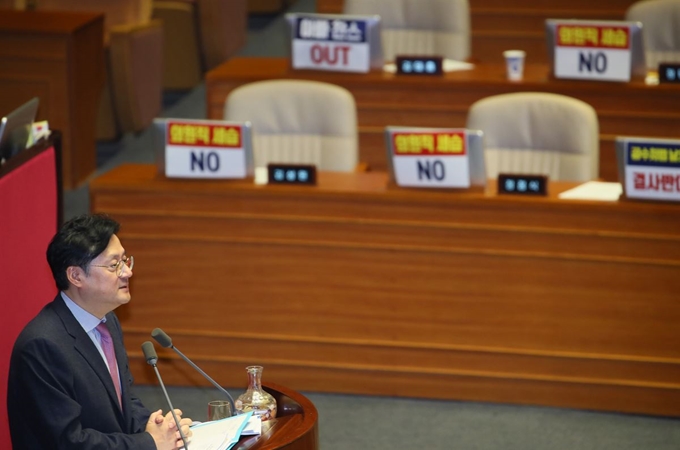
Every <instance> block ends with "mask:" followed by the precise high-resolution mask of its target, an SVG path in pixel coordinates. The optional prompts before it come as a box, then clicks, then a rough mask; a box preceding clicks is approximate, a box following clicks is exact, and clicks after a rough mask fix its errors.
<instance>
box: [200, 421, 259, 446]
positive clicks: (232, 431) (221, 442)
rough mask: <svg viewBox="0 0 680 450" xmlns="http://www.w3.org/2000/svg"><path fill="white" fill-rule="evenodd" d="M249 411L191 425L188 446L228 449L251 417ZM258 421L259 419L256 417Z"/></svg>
mask: <svg viewBox="0 0 680 450" xmlns="http://www.w3.org/2000/svg"><path fill="white" fill-rule="evenodd" d="M252 415H253V412H252V411H250V412H248V413H245V414H239V415H238V416H233V417H227V418H226V419H221V420H213V421H212V422H201V423H198V424H196V425H193V426H192V427H191V431H192V432H193V435H192V436H191V438H190V440H189V443H188V446H189V448H190V449H191V450H228V449H230V448H231V447H232V446H233V445H234V444H236V443H237V442H238V440H239V438H240V437H241V433H242V431H243V429H244V428H245V427H246V424H248V422H249V421H250V419H251V418H252ZM258 422H259V419H258Z"/></svg>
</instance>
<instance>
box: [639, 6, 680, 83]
mask: <svg viewBox="0 0 680 450" xmlns="http://www.w3.org/2000/svg"><path fill="white" fill-rule="evenodd" d="M626 20H634V21H638V22H642V36H643V41H644V46H645V57H646V59H647V67H648V68H650V69H654V70H656V69H657V68H658V67H659V63H663V62H668V63H677V62H680V0H645V1H640V2H637V3H634V4H633V5H632V6H631V7H630V8H628V11H627V12H626Z"/></svg>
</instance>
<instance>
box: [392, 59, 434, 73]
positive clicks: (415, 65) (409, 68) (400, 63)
mask: <svg viewBox="0 0 680 450" xmlns="http://www.w3.org/2000/svg"><path fill="white" fill-rule="evenodd" d="M396 64H397V74H399V75H442V74H443V73H444V68H443V66H442V64H443V58H442V57H441V56H397V58H396Z"/></svg>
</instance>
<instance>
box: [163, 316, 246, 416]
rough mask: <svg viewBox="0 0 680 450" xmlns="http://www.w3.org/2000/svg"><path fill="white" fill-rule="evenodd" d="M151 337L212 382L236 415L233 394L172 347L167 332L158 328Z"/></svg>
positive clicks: (232, 413)
mask: <svg viewBox="0 0 680 450" xmlns="http://www.w3.org/2000/svg"><path fill="white" fill-rule="evenodd" d="M151 337H152V338H154V339H155V340H156V342H158V343H159V344H160V345H161V347H165V348H171V349H173V350H174V351H175V352H176V353H177V354H178V355H179V356H181V357H182V359H183V360H184V361H186V362H187V363H188V364H189V365H190V366H191V367H193V368H194V369H196V371H197V372H198V373H200V374H201V375H203V378H205V379H206V380H208V381H210V382H211V383H212V385H213V386H215V387H216V388H217V389H219V390H220V392H222V393H223V394H225V395H226V396H227V398H228V399H229V403H230V404H231V415H232V416H233V415H234V414H236V409H235V406H234V399H233V398H232V397H231V394H230V393H229V392H228V391H227V390H226V389H224V388H223V387H222V386H220V385H219V384H217V382H216V381H215V380H213V379H212V378H210V377H209V376H208V374H207V373H205V372H203V370H201V368H200V367H198V366H197V365H196V364H194V362H193V361H192V360H190V359H189V358H187V357H186V356H184V353H182V352H180V351H179V350H178V349H177V347H175V346H174V345H172V339H170V336H168V335H167V334H166V333H165V331H163V330H161V329H160V328H156V329H154V330H153V331H152V332H151Z"/></svg>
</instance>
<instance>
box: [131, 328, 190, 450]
mask: <svg viewBox="0 0 680 450" xmlns="http://www.w3.org/2000/svg"><path fill="white" fill-rule="evenodd" d="M147 344H149V345H147ZM142 350H143V351H144V356H145V357H146V362H147V364H149V365H150V366H151V367H153V370H154V371H155V372H156V378H158V382H159V383H160V385H161V388H162V389H163V395H165V400H166V401H167V402H168V406H169V407H170V413H171V414H172V418H173V419H175V424H176V425H177V430H178V431H179V437H180V438H182V443H183V444H184V450H189V446H188V445H187V438H186V436H184V433H183V432H182V427H181V426H180V424H179V419H178V418H177V414H175V408H174V407H173V406H172V402H171V401H170V396H169V395H168V391H167V390H166V389H165V383H163V378H161V373H160V372H159V371H158V366H157V365H156V361H158V356H157V355H156V350H154V348H153V344H152V343H151V342H149V341H146V342H145V343H144V344H143V345H142Z"/></svg>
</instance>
